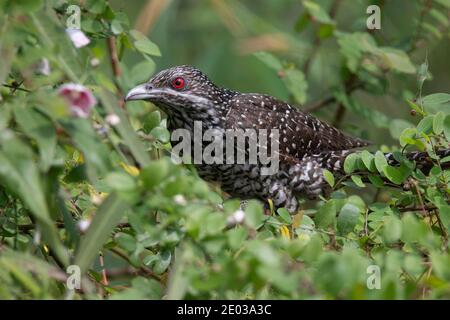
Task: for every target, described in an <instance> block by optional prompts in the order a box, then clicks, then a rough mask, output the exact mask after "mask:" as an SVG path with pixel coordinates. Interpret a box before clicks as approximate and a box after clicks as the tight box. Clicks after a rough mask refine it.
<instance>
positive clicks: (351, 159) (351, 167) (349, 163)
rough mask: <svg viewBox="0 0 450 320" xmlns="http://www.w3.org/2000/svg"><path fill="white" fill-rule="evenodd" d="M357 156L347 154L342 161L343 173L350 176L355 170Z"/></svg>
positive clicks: (355, 154)
mask: <svg viewBox="0 0 450 320" xmlns="http://www.w3.org/2000/svg"><path fill="white" fill-rule="evenodd" d="M358 159H359V155H358V154H357V153H351V154H349V155H348V156H347V157H346V158H345V161H344V171H345V173H346V174H350V173H352V172H353V171H355V169H357V164H358Z"/></svg>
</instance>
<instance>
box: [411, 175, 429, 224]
mask: <svg viewBox="0 0 450 320" xmlns="http://www.w3.org/2000/svg"><path fill="white" fill-rule="evenodd" d="M412 183H413V184H414V187H415V188H416V191H417V196H418V197H419V202H420V207H421V208H422V213H423V215H424V216H427V215H428V211H427V210H425V205H424V203H423V199H422V194H421V193H420V190H419V185H418V184H417V181H416V180H412Z"/></svg>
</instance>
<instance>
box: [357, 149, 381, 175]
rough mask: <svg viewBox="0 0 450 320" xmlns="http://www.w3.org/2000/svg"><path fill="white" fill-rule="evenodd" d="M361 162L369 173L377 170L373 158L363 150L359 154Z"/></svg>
mask: <svg viewBox="0 0 450 320" xmlns="http://www.w3.org/2000/svg"><path fill="white" fill-rule="evenodd" d="M361 160H362V162H363V163H364V166H365V167H366V168H367V170H369V171H370V172H375V171H376V170H377V168H376V166H375V156H374V155H373V154H372V153H370V152H369V151H367V150H363V151H362V152H361Z"/></svg>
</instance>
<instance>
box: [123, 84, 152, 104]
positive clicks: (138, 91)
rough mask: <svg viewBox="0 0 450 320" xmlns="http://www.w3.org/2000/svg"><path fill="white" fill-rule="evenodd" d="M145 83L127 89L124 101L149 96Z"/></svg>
mask: <svg viewBox="0 0 450 320" xmlns="http://www.w3.org/2000/svg"><path fill="white" fill-rule="evenodd" d="M146 87H147V86H146V84H145V83H143V84H140V85H138V86H136V87H134V88H133V89H131V90H130V91H128V93H127V95H126V97H125V101H132V100H146V99H149V98H151V92H150V90H148V89H147V88H146Z"/></svg>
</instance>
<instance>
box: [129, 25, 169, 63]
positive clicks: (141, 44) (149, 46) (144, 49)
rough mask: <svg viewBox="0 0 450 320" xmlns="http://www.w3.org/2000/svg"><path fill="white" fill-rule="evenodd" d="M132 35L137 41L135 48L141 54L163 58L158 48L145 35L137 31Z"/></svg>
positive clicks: (131, 32)
mask: <svg viewBox="0 0 450 320" xmlns="http://www.w3.org/2000/svg"><path fill="white" fill-rule="evenodd" d="M130 34H131V35H132V36H133V38H134V39H135V40H136V41H135V42H134V46H135V48H136V49H137V50H138V51H139V52H141V53H146V54H149V55H152V56H158V57H159V56H161V51H159V48H158V46H157V45H156V44H154V43H153V42H151V41H150V40H149V39H148V38H147V37H146V36H145V35H143V34H142V33H140V32H139V31H137V30H131V31H130Z"/></svg>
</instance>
